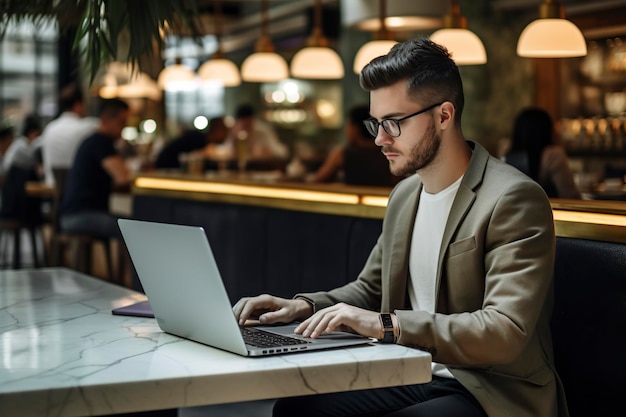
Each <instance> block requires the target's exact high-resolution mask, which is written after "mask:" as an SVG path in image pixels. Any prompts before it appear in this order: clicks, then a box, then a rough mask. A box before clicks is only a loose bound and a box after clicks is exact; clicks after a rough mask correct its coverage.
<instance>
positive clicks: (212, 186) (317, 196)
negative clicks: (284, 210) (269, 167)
mask: <svg viewBox="0 0 626 417" xmlns="http://www.w3.org/2000/svg"><path fill="white" fill-rule="evenodd" d="M135 186H136V187H138V188H152V189H162V190H172V191H192V192H202V193H216V194H230V195H245V196H251V197H264V198H282V199H290V200H300V201H314V202H322V203H338V204H358V203H359V196H358V195H356V194H347V193H327V192H322V191H306V190H294V189H288V188H270V187H257V186H253V185H236V184H228V183H219V182H195V181H180V180H168V179H161V178H144V177H141V178H137V179H136V180H135Z"/></svg>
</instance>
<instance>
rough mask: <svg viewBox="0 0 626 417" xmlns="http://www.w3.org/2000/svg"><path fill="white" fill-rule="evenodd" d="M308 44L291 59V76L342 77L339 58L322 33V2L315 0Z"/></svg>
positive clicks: (310, 77)
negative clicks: (312, 23)
mask: <svg viewBox="0 0 626 417" xmlns="http://www.w3.org/2000/svg"><path fill="white" fill-rule="evenodd" d="M307 43H308V46H307V47H306V48H303V49H301V50H300V51H298V52H297V53H296V54H295V55H294V57H293V59H292V61H291V76H292V77H295V78H305V79H317V80H333V79H339V78H343V75H344V70H343V63H342V62H341V58H340V57H339V55H338V54H337V52H335V51H334V50H333V49H331V48H329V47H328V39H327V38H326V37H325V36H324V34H323V33H322V2H321V0H315V25H314V28H313V34H312V35H311V36H310V37H309V39H308V41H307Z"/></svg>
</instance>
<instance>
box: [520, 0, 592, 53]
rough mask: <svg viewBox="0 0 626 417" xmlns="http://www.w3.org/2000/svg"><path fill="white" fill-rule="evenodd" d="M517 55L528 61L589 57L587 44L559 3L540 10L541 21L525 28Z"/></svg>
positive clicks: (547, 2) (548, 3) (547, 0)
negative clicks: (531, 59)
mask: <svg viewBox="0 0 626 417" xmlns="http://www.w3.org/2000/svg"><path fill="white" fill-rule="evenodd" d="M517 54H518V55H519V56H522V57H527V58H571V57H577V56H585V55H587V43H586V42H585V37H584V36H583V34H582V32H581V31H580V29H578V27H576V25H575V24H573V23H572V22H570V21H569V20H567V19H565V10H564V8H563V6H562V5H561V4H560V3H559V2H558V1H557V0H545V1H544V2H543V3H542V4H541V5H540V6H539V19H537V20H534V21H532V22H530V24H529V25H528V26H526V27H525V28H524V30H523V31H522V34H521V35H520V37H519V40H518V42H517Z"/></svg>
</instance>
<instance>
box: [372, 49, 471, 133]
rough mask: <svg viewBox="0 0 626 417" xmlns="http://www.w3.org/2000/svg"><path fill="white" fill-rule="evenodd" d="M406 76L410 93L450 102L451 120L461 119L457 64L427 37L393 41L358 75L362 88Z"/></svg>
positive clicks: (427, 102) (423, 98) (462, 100)
mask: <svg viewBox="0 0 626 417" xmlns="http://www.w3.org/2000/svg"><path fill="white" fill-rule="evenodd" d="M403 80H406V82H407V90H408V94H409V96H410V97H412V98H414V99H416V100H419V101H420V102H423V104H424V105H431V104H435V103H439V102H443V101H450V102H451V103H452V104H454V108H455V110H456V112H455V120H456V122H457V124H460V122H461V114H462V113H463V106H464V103H465V98H464V95H463V82H462V80H461V74H460V73H459V67H458V66H457V65H456V63H455V62H454V60H453V59H452V57H451V56H450V53H449V52H448V50H447V49H446V48H445V47H443V46H441V45H438V44H436V43H434V42H433V41H431V40H430V39H427V38H417V39H411V40H408V41H405V42H402V43H398V44H396V45H394V47H393V48H391V50H390V51H389V53H388V54H387V55H383V56H380V57H378V58H374V59H373V60H372V61H371V62H370V63H369V64H367V65H366V66H365V67H364V68H363V70H362V71H361V75H360V83H361V87H362V88H363V89H364V90H366V91H372V90H377V89H379V88H383V87H389V86H391V85H393V84H395V83H397V82H400V81H403Z"/></svg>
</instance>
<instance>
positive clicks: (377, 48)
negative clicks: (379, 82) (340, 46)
mask: <svg viewBox="0 0 626 417" xmlns="http://www.w3.org/2000/svg"><path fill="white" fill-rule="evenodd" d="M378 5H379V11H378V18H379V21H380V30H379V32H378V35H377V39H376V40H373V41H371V42H368V43H366V44H365V45H363V46H361V48H359V50H358V51H357V53H356V56H355V57H354V66H353V68H352V69H353V70H354V72H355V73H356V74H359V73H360V72H361V70H362V69H363V67H364V66H366V65H367V64H368V63H369V62H370V61H371V60H372V59H374V58H378V57H379V56H382V55H386V54H387V53H388V52H389V50H390V49H391V48H392V47H393V46H394V45H395V44H396V43H397V42H396V41H394V40H393V39H391V33H390V32H389V31H388V30H387V26H386V23H385V16H386V6H387V2H386V0H379V3H378Z"/></svg>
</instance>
